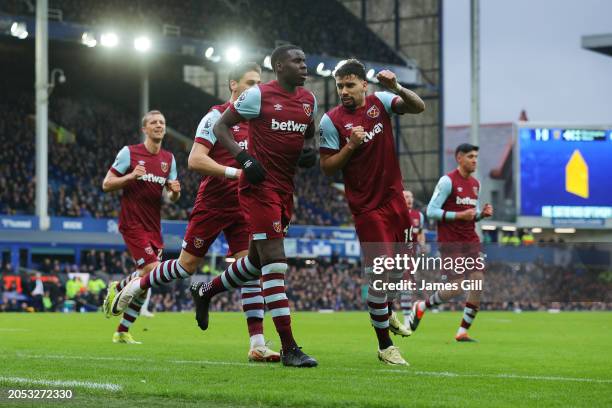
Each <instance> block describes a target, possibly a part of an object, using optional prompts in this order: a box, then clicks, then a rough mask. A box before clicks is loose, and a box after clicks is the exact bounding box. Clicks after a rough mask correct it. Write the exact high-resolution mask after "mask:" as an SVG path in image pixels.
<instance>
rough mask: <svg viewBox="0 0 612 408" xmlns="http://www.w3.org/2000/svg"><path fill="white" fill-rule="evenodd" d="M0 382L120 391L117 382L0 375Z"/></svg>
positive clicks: (120, 388) (120, 387)
mask: <svg viewBox="0 0 612 408" xmlns="http://www.w3.org/2000/svg"><path fill="white" fill-rule="evenodd" d="M0 383H9V384H26V385H43V386H46V387H66V388H69V387H77V388H89V389H92V390H104V391H121V390H122V389H123V387H122V386H120V385H118V384H110V383H96V382H91V381H76V380H44V379H36V378H23V377H3V376H0Z"/></svg>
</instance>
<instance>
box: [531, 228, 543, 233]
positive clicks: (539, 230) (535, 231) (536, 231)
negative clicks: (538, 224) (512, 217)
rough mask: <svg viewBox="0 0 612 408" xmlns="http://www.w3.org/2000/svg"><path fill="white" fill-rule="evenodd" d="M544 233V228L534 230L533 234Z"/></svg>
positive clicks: (532, 230)
mask: <svg viewBox="0 0 612 408" xmlns="http://www.w3.org/2000/svg"><path fill="white" fill-rule="evenodd" d="M541 232H542V228H532V229H531V233H533V234H540V233H541Z"/></svg>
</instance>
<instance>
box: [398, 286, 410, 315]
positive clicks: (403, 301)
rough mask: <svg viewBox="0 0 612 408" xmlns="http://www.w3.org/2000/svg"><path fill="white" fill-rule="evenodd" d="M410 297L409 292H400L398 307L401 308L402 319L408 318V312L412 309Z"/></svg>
mask: <svg viewBox="0 0 612 408" xmlns="http://www.w3.org/2000/svg"><path fill="white" fill-rule="evenodd" d="M411 300H412V298H411V296H410V292H407V291H406V292H402V293H401V294H400V307H401V309H402V314H403V315H404V321H406V319H407V318H408V314H409V313H410V310H411V309H412V301H411Z"/></svg>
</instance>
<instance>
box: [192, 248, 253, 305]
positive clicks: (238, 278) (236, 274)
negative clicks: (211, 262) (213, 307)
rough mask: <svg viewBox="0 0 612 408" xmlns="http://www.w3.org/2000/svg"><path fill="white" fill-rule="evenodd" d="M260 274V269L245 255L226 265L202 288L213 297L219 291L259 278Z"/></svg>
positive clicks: (232, 288)
mask: <svg viewBox="0 0 612 408" xmlns="http://www.w3.org/2000/svg"><path fill="white" fill-rule="evenodd" d="M260 276H261V270H259V269H258V268H257V267H256V266H255V265H253V263H252V262H251V261H250V260H249V257H248V256H245V257H243V258H240V259H238V260H237V261H236V262H234V263H233V264H231V265H230V266H228V267H227V269H226V270H225V271H223V273H222V274H221V275H219V276H215V278H214V279H213V280H211V281H210V282H206V283H205V284H204V286H203V290H204V292H205V293H208V296H210V297H213V296H215V295H218V294H219V293H222V292H226V291H228V290H234V289H236V288H239V287H242V286H244V285H245V284H247V282H251V281H253V280H256V279H259V277H260Z"/></svg>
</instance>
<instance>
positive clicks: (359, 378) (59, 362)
mask: <svg viewBox="0 0 612 408" xmlns="http://www.w3.org/2000/svg"><path fill="white" fill-rule="evenodd" d="M292 317H293V326H294V330H295V335H296V338H297V339H298V342H299V343H300V345H302V346H303V347H304V350H305V351H306V352H307V353H310V354H312V355H313V356H315V357H316V358H317V359H318V360H319V364H320V366H319V367H318V368H314V369H294V368H284V367H282V366H280V365H278V364H275V365H269V364H268V365H262V364H249V363H248V362H247V361H246V353H247V351H248V336H247V332H246V326H245V323H244V318H243V317H242V315H241V314H239V313H214V314H212V315H211V326H210V328H209V330H208V331H207V332H201V331H200V330H199V329H198V328H197V327H196V325H195V321H194V318H193V314H192V313H162V314H158V315H157V316H156V317H155V318H153V319H145V318H141V319H139V321H137V322H136V323H135V325H134V326H133V328H132V333H133V335H134V337H135V338H136V339H137V340H142V341H143V342H144V344H142V345H117V344H112V343H111V336H112V333H113V331H114V328H115V326H116V324H117V322H118V321H117V319H113V320H106V319H104V318H103V317H102V315H101V314H8V313H4V314H0V406H2V405H15V406H20V407H22V406H57V407H60V406H74V407H77V406H78V407H88V406H91V407H98V406H106V407H113V408H114V407H134V406H148V407H157V406H159V407H162V406H163V407H180V406H185V407H192V406H193V407H195V406H202V407H257V406H262V407H263V406H276V407H301V406H305V407H323V406H325V407H338V406H342V407H359V406H372V407H385V408H387V407H413V406H435V407H444V406H483V407H491V406H512V407H523V406H537V407H541V406H559V407H569V406H588V407H594V406H602V407H603V406H608V407H610V406H612V313H605V312H601V313H598V312H591V313H559V314H549V313H522V314H514V313H506V312H481V313H480V314H479V315H478V318H477V319H476V321H475V323H474V326H473V329H472V331H471V333H472V335H473V336H474V337H476V338H478V339H479V340H480V342H479V343H477V344H457V343H455V342H454V341H453V335H454V332H455V330H456V328H457V325H458V323H459V320H460V314H459V313H438V314H432V313H429V314H428V315H426V316H425V319H424V320H423V322H422V325H421V327H419V331H418V332H416V333H415V334H414V335H413V336H412V337H410V338H404V339H402V338H399V337H394V341H395V344H396V345H398V346H399V347H400V348H401V350H402V353H403V355H404V357H405V358H406V359H407V360H408V361H409V362H410V364H411V365H410V367H406V368H403V367H402V368H397V367H389V366H385V365H383V364H382V363H380V362H379V361H378V360H377V358H376V344H375V336H374V333H373V331H372V329H371V327H370V326H369V322H368V315H367V313H365V312H363V313H332V314H319V313H294V314H293V316H292ZM265 328H266V335H267V338H268V339H272V340H274V346H276V347H274V348H276V349H278V340H277V336H276V333H275V331H274V327H273V325H272V321H271V320H270V318H269V317H266V325H265ZM31 381H42V382H39V383H34V382H31ZM45 381H64V382H65V381H74V383H63V382H60V383H55V384H54V385H49V383H46V382H45ZM49 388H56V389H71V390H72V391H73V395H74V396H73V398H72V399H71V400H62V401H57V400H56V401H52V400H45V401H41V400H19V401H17V400H9V399H7V397H8V390H9V389H49Z"/></svg>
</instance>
